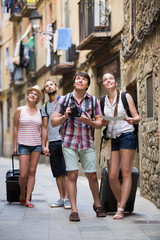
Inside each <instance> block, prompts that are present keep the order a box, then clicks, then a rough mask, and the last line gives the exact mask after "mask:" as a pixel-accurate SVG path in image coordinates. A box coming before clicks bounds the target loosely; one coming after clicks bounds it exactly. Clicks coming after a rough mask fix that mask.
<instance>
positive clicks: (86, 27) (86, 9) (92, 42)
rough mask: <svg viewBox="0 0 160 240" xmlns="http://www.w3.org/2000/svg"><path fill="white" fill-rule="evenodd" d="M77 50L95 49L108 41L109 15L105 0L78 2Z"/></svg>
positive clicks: (83, 0) (82, 0) (109, 34)
mask: <svg viewBox="0 0 160 240" xmlns="http://www.w3.org/2000/svg"><path fill="white" fill-rule="evenodd" d="M79 29H80V33H79V39H80V44H79V45H78V47H77V49H78V50H95V49H96V48H97V47H99V46H101V44H103V43H104V42H106V43H107V42H109V41H110V36H111V33H110V30H111V16H110V8H109V6H108V1H107V0H81V1H80V2H79Z"/></svg>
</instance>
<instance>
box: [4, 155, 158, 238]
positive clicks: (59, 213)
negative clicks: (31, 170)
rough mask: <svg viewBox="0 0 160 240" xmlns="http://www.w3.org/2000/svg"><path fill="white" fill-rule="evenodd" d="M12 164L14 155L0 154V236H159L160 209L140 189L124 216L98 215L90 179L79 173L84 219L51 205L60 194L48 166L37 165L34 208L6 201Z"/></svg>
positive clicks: (80, 208)
mask: <svg viewBox="0 0 160 240" xmlns="http://www.w3.org/2000/svg"><path fill="white" fill-rule="evenodd" d="M15 167H16V168H18V160H16V161H15ZM10 168H11V159H8V158H2V157H0V240H103V239H105V240H106V239H107V240H132V239H134V240H135V239H136V240H160V210H159V209H157V208H156V207H155V206H154V204H152V203H151V202H149V201H148V200H146V199H144V198H142V197H141V196H140V194H139V190H138V191H137V196H136V201H135V209H134V212H133V213H132V214H126V216H125V218H124V219H122V220H113V215H107V217H106V218H96V216H95V213H94V211H93V210H92V204H93V200H92V195H91V192H90V190H89V187H88V182H87V179H86V178H85V177H79V178H78V199H77V204H78V209H79V215H80V218H81V221H80V222H77V223H71V222H69V220H68V218H69V215H70V210H65V209H64V208H63V207H61V208H50V203H52V202H55V201H56V200H58V198H59V195H58V191H57V187H56V182H55V179H53V177H52V174H51V170H50V167H49V166H47V165H45V164H39V165H38V169H37V175H36V184H35V189H34V192H33V195H32V200H33V203H34V204H35V207H34V208H33V209H29V208H26V207H24V206H20V205H19V203H12V204H9V203H8V202H7V201H6V185H5V175H6V171H7V170H8V169H10Z"/></svg>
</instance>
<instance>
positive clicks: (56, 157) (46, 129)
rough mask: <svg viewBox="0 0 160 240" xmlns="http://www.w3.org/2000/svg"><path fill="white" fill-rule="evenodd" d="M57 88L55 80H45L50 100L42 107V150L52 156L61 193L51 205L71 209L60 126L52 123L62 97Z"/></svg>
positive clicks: (52, 168)
mask: <svg viewBox="0 0 160 240" xmlns="http://www.w3.org/2000/svg"><path fill="white" fill-rule="evenodd" d="M57 90H58V87H57V84H56V83H55V82H54V81H51V80H50V79H48V80H47V81H46V82H45V84H44V92H45V93H46V94H48V97H49V101H48V102H46V103H45V104H44V105H43V107H42V151H43V154H44V155H45V156H50V165H51V170H52V174H53V176H54V177H55V178H56V183H57V187H58V191H59V195H60V199H59V200H58V201H57V202H56V203H53V204H51V205H50V206H51V207H63V206H64V208H65V209H70V208H71V206H70V202H69V199H68V194H67V190H66V189H67V188H66V181H67V172H66V166H65V161H64V157H63V153H62V141H61V135H60V133H59V129H60V126H57V127H52V126H51V123H50V119H51V117H52V115H53V112H54V110H55V106H56V103H57V102H58V100H59V99H60V97H61V96H60V95H59V94H58V93H57Z"/></svg>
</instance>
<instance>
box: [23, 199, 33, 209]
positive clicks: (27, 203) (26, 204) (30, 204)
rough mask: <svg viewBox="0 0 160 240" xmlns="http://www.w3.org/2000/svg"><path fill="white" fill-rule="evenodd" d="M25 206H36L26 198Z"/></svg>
mask: <svg viewBox="0 0 160 240" xmlns="http://www.w3.org/2000/svg"><path fill="white" fill-rule="evenodd" d="M25 206H26V207H28V208H34V204H32V203H31V202H30V200H29V199H26V202H25Z"/></svg>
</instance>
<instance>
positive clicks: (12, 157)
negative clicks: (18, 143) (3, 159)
mask: <svg viewBox="0 0 160 240" xmlns="http://www.w3.org/2000/svg"><path fill="white" fill-rule="evenodd" d="M11 156H12V170H13V175H14V156H19V154H18V153H17V154H16V155H15V154H13V153H12V154H11Z"/></svg>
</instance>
